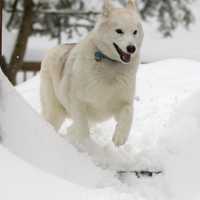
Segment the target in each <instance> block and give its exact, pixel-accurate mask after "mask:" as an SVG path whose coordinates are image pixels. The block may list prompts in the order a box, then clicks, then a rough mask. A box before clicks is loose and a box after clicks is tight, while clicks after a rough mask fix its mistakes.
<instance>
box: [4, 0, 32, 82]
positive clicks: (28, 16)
mask: <svg viewBox="0 0 200 200" xmlns="http://www.w3.org/2000/svg"><path fill="white" fill-rule="evenodd" d="M23 9H24V12H23V16H22V22H21V25H20V29H19V33H18V36H17V39H16V43H15V48H14V51H13V53H12V56H11V60H10V64H9V68H8V72H7V74H8V78H9V80H10V81H11V82H12V83H13V84H14V85H15V84H16V74H17V71H18V70H19V69H20V68H21V66H22V63H23V59H24V55H25V53H26V47H27V44H28V39H29V36H30V35H31V33H32V24H33V1H32V0H24V3H23Z"/></svg>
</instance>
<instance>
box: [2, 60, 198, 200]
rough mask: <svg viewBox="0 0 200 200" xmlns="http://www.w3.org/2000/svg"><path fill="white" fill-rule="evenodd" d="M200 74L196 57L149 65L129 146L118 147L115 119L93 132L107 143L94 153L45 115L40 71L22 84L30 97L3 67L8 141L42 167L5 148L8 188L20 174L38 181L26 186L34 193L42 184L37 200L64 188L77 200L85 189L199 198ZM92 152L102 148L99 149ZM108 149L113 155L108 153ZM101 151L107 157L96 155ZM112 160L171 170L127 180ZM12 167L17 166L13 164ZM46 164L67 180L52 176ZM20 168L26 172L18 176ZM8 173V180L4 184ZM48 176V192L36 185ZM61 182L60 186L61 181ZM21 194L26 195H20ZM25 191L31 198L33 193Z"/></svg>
mask: <svg viewBox="0 0 200 200" xmlns="http://www.w3.org/2000/svg"><path fill="white" fill-rule="evenodd" d="M199 74H200V63H198V62H194V61H190V60H183V59H182V60H176V59H173V60H166V61H161V62H157V63H153V64H148V65H141V66H140V70H139V72H138V81H137V96H136V98H135V118H134V122H133V123H134V126H133V130H132V133H131V137H130V138H129V142H128V144H127V145H125V146H124V147H122V148H120V149H115V148H114V147H113V146H112V144H111V135H112V130H113V126H114V122H113V121H112V120H111V121H108V122H105V123H103V124H101V125H100V126H98V127H97V128H96V129H94V130H93V135H92V137H93V139H94V140H95V141H96V142H97V143H98V144H99V145H100V147H102V152H101V153H100V154H99V152H98V154H93V155H88V154H86V153H80V152H78V151H76V149H75V148H74V147H73V146H71V145H70V144H69V143H68V142H67V140H66V139H65V138H63V137H60V136H59V135H58V134H57V133H55V132H54V129H53V128H52V127H51V126H50V125H49V124H48V123H46V122H45V121H44V120H43V119H42V117H40V115H39V114H38V113H37V112H39V110H40V108H39V95H38V86H39V78H38V77H36V78H34V79H33V80H31V81H29V82H27V83H24V84H22V85H21V86H19V87H18V88H17V90H18V92H20V93H21V94H22V96H23V98H24V99H23V98H22V96H21V95H20V94H18V93H17V92H16V90H15V89H14V88H13V87H12V86H11V85H10V84H9V83H8V81H7V80H6V78H5V77H4V76H3V74H2V73H1V74H0V77H1V78H0V83H1V84H0V116H1V117H0V135H1V137H2V144H3V145H4V146H5V147H7V148H8V149H9V151H12V152H14V153H15V154H16V155H17V156H19V157H20V158H23V159H24V160H25V161H29V163H32V164H33V165H34V166H36V167H37V168H36V167H35V168H34V167H33V166H32V167H31V166H30V164H28V163H25V162H24V161H22V160H20V159H19V158H16V157H15V156H14V155H11V154H10V153H9V152H7V150H6V149H5V148H4V147H3V146H0V149H1V153H0V157H1V158H2V159H1V160H2V161H1V165H0V168H1V170H0V174H4V176H2V177H4V178H3V179H1V180H0V185H1V188H5V190H3V194H5V195H8V193H6V188H7V187H8V185H9V187H10V188H9V190H12V188H13V190H14V184H11V183H9V181H10V182H11V180H12V178H11V177H13V178H17V179H20V180H18V181H19V183H22V182H23V183H26V184H27V182H28V183H29V186H30V187H29V186H26V187H27V190H28V191H30V192H31V193H33V194H34V193H35V192H34V191H35V188H36V190H37V191H40V193H41V196H39V198H38V196H37V199H40V197H41V199H42V197H44V196H45V195H46V193H44V192H45V191H46V192H48V191H49V194H54V195H55V194H56V192H57V191H60V194H63V195H60V196H59V197H61V199H62V197H66V195H69V196H70V198H71V199H80V196H79V195H77V193H79V192H80V194H82V195H83V199H94V198H95V199H123V200H124V199H127V200H129V199H131V200H133V199H134V200H140V199H142V200H143V199H144V200H153V199H162V200H165V199H166V200H169V199H170V200H171V199H175V200H179V199H180V200H184V199H185V200H186V199H191V200H196V199H199V198H200V192H199V189H198V188H199V185H200V172H199V170H198V169H199V167H200V159H199V157H198V151H199V150H200V147H199V146H200V145H199V144H200V138H199V137H200V136H199V132H200V106H199V102H200V76H199ZM28 104H30V105H31V107H32V108H31V107H30V106H29V105H28ZM35 110H36V111H37V112H35ZM92 150H94V151H95V149H94V148H93V149H92ZM98 150H99V149H98ZM105 153H108V154H109V153H110V154H112V155H111V156H107V155H106V154H105ZM96 156H99V157H98V158H97V159H96V160H95V157H96ZM3 158H4V159H3ZM5 158H6V159H5ZM100 160H102V162H103V163H104V164H105V165H104V166H106V164H108V167H107V168H106V169H102V168H100V167H97V166H96V165H95V162H94V161H98V162H99V161H100ZM110 160H111V161H112V162H114V165H116V166H119V165H120V164H121V163H124V162H126V161H127V163H128V167H132V168H134V169H144V168H147V169H149V168H155V167H158V168H160V167H162V169H163V170H164V174H163V175H161V176H156V177H153V178H141V179H137V178H136V177H135V176H134V175H130V174H129V175H127V176H126V177H124V179H119V178H118V177H117V176H115V175H116V173H115V170H114V169H113V168H110V163H109V162H110ZM7 165H8V166H9V168H7V169H6V166H7ZM11 166H16V169H12V170H14V171H13V173H11V169H10V168H11ZM38 168H40V169H42V170H43V171H44V170H45V171H47V172H49V173H53V174H55V175H57V176H60V177H63V178H64V179H65V180H62V179H58V178H57V177H54V176H52V175H49V174H46V173H45V172H42V171H40V169H38ZM20 170H21V171H20ZM23 171H24V172H25V173H24V174H22V172H23ZM19 172H21V173H20V175H19V174H17V173H19ZM20 177H21V178H20ZM26 177H30V179H28V178H27V179H28V180H30V182H29V181H28V180H27V179H26ZM33 177H35V179H34V178H33ZM6 179H8V180H7V182H6V184H4V183H5V181H6ZM46 181H48V183H49V184H48V186H46V187H45V188H44V190H42V189H41V188H40V187H38V186H35V185H34V187H33V188H32V187H31V184H33V183H39V182H41V183H46ZM54 181H55V182H56V184H53V183H54ZM70 182H71V183H70ZM15 183H16V184H17V181H15ZM58 185H61V188H62V189H61V188H59V187H58ZM65 186H66V188H65ZM83 186H84V187H83ZM17 188H19V187H17ZM50 188H51V189H50ZM54 188H55V191H54V192H53V191H52V190H54ZM48 189H49V190H48ZM65 189H66V191H65ZM14 191H16V190H14ZM20 191H22V187H21V188H20ZM13 194H15V197H16V196H17V197H20V196H19V194H18V195H16V193H13ZM44 194H45V195H44ZM20 195H21V196H23V197H25V196H26V191H24V193H23V192H22V193H21V194H20ZM43 195H44V196H43ZM8 196H9V197H10V196H11V194H9V195H8ZM33 196H34V195H33ZM47 196H48V195H47ZM47 196H45V197H47ZM49 196H50V197H49V198H50V199H53V198H52V196H51V195H49ZM68 198H69V197H68ZM21 199H22V198H21Z"/></svg>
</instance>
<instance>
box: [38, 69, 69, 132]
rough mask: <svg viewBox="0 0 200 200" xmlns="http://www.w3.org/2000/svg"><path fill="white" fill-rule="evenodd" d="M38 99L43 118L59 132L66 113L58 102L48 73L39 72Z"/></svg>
mask: <svg viewBox="0 0 200 200" xmlns="http://www.w3.org/2000/svg"><path fill="white" fill-rule="evenodd" d="M40 76H41V83H40V98H41V110H42V115H43V117H44V118H45V119H46V120H47V121H48V122H49V123H51V124H52V125H53V126H54V127H55V129H56V130H59V128H60V127H61V125H62V123H63V121H64V120H65V118H66V116H67V113H66V111H65V109H64V107H63V106H62V105H61V104H60V102H59V101H58V99H57V97H56V95H55V92H54V88H53V83H52V81H51V79H50V77H49V75H48V73H43V72H41V74H40Z"/></svg>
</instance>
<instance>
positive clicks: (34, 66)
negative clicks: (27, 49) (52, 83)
mask: <svg viewBox="0 0 200 200" xmlns="http://www.w3.org/2000/svg"><path fill="white" fill-rule="evenodd" d="M0 60H1V68H2V71H3V72H4V73H5V74H6V75H7V77H8V79H10V77H9V74H10V70H12V67H9V66H8V64H7V63H6V61H5V58H4V57H3V56H1V58H0ZM39 71H40V62H31V61H30V62H23V64H22V66H21V67H20V69H19V71H18V72H17V73H16V77H17V75H18V73H22V76H21V80H20V82H25V81H27V79H28V76H27V74H28V73H29V74H30V73H31V74H32V76H34V75H36V74H37V73H38V72H39ZM16 77H15V78H16ZM10 81H11V82H12V80H10Z"/></svg>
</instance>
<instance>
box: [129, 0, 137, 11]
mask: <svg viewBox="0 0 200 200" xmlns="http://www.w3.org/2000/svg"><path fill="white" fill-rule="evenodd" d="M127 8H129V9H132V10H133V9H137V2H136V0H128V4H127Z"/></svg>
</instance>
